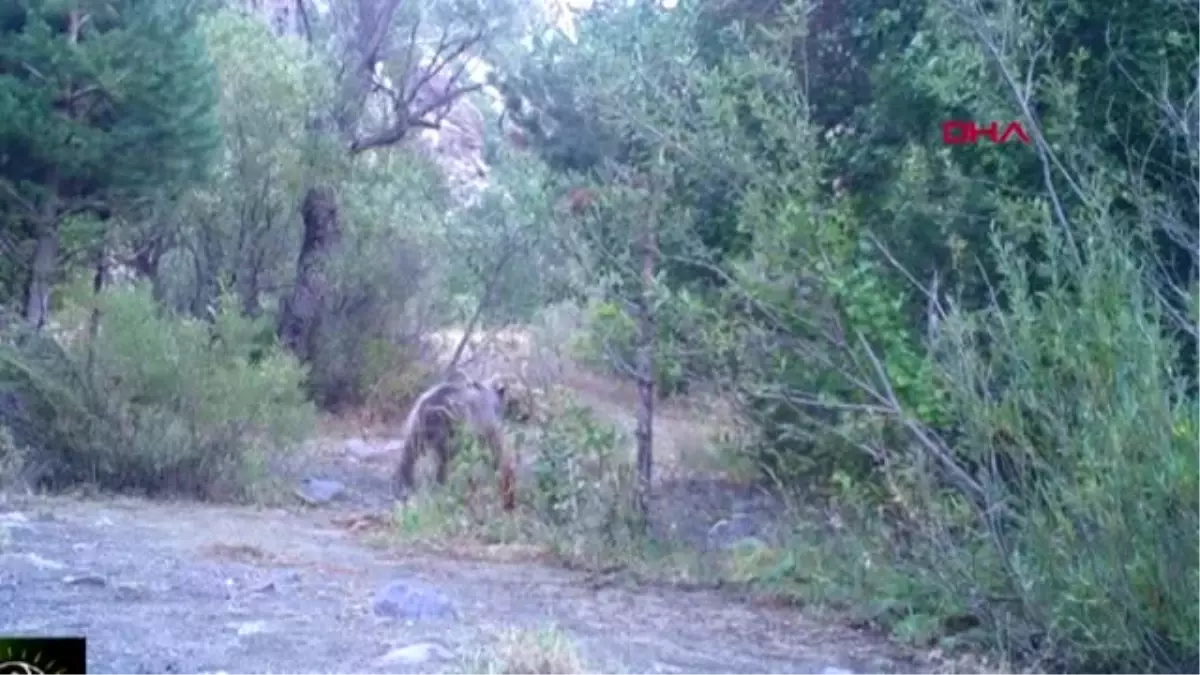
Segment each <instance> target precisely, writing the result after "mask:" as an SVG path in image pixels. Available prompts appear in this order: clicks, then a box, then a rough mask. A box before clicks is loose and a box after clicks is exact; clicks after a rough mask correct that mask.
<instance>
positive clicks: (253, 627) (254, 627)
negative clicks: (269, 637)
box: [229, 621, 267, 637]
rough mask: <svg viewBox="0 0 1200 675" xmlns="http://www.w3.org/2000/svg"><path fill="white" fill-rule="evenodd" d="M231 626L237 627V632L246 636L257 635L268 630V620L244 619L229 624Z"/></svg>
mask: <svg viewBox="0 0 1200 675" xmlns="http://www.w3.org/2000/svg"><path fill="white" fill-rule="evenodd" d="M229 626H230V627H231V628H236V629H237V634H238V635H240V636H242V637H245V636H247V635H255V634H258V633H265V632H267V622H266V621H243V622H239V623H232V624H229Z"/></svg>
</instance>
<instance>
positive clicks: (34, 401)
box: [0, 287, 313, 498]
mask: <svg viewBox="0 0 1200 675" xmlns="http://www.w3.org/2000/svg"><path fill="white" fill-rule="evenodd" d="M98 302H99V308H100V311H101V317H102V319H101V322H100V325H99V331H98V333H97V335H96V337H95V338H94V339H93V340H90V341H89V340H86V339H83V340H79V341H78V345H77V346H76V347H74V348H72V349H71V350H63V349H62V348H60V347H58V345H57V344H56V343H55V342H54V341H53V340H50V339H48V338H46V337H44V336H39V335H31V334H29V332H28V331H27V330H25V329H23V328H22V327H20V326H19V325H18V324H13V325H11V326H10V329H9V331H8V333H7V334H6V335H5V336H4V339H3V340H2V341H0V388H2V389H3V390H4V391H6V392H9V394H10V396H11V398H12V401H13V402H14V403H13V404H11V405H8V406H5V407H4V408H2V409H0V415H3V418H0V421H2V422H3V423H4V425H5V426H8V427H9V428H10V429H12V430H13V432H14V436H15V439H16V441H17V443H18V444H19V445H23V446H28V447H29V448H32V450H31V452H30V455H31V456H30V457H29V461H31V462H33V463H34V464H35V471H34V473H35V474H36V476H37V478H38V482H40V483H42V484H43V485H46V486H48V487H65V486H69V485H73V484H79V483H93V484H95V485H97V486H98V487H100V488H102V489H109V490H121V491H136V492H142V493H147V494H158V493H174V494H184V495H191V496H197V497H207V498H213V497H237V496H243V495H245V494H246V490H247V489H248V488H250V487H251V486H252V485H253V483H254V481H255V479H256V478H258V477H260V476H261V472H262V469H263V464H262V463H263V460H264V459H265V457H266V452H267V451H277V450H285V449H286V448H287V447H288V446H289V445H290V444H292V443H294V442H297V441H299V440H301V439H302V438H303V437H304V436H305V435H306V434H307V433H308V431H309V429H310V425H311V423H312V421H313V414H312V412H313V411H312V408H311V405H310V404H309V403H307V402H306V401H305V399H304V395H303V390H302V389H301V383H302V380H303V370H302V369H301V368H300V367H299V366H298V365H297V364H296V362H295V361H294V360H293V359H292V358H291V357H290V356H289V355H287V354H286V353H284V351H283V350H281V349H280V348H278V347H277V346H275V345H270V346H267V347H264V346H263V344H262V340H261V335H262V334H263V328H264V327H263V325H262V323H261V320H260V321H255V320H251V319H248V318H246V317H245V316H242V315H241V314H239V313H238V312H237V311H236V310H234V309H232V308H234V307H236V303H235V301H233V299H232V298H230V297H225V298H223V300H222V303H221V308H220V309H219V310H218V311H217V312H216V313H215V316H214V317H213V320H212V322H211V323H208V322H203V321H199V320H196V319H190V318H181V317H177V316H173V315H170V314H164V313H162V312H160V311H159V310H158V309H157V307H156V305H155V303H154V302H153V300H152V298H151V297H150V293H149V291H148V290H147V289H146V288H144V287H138V288H133V289H128V290H125V289H122V290H114V291H109V292H107V293H105V294H103V295H102V296H101V297H100V298H99V300H98Z"/></svg>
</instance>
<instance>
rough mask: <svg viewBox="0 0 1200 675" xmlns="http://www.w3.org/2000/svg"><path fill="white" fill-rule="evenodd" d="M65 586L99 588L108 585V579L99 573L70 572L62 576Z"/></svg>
mask: <svg viewBox="0 0 1200 675" xmlns="http://www.w3.org/2000/svg"><path fill="white" fill-rule="evenodd" d="M62 582H63V583H64V584H66V585H67V586H91V587H93V588H101V587H103V586H107V585H108V580H107V579H105V578H104V577H102V576H100V575H99V574H70V575H67V576H65V577H63V578H62Z"/></svg>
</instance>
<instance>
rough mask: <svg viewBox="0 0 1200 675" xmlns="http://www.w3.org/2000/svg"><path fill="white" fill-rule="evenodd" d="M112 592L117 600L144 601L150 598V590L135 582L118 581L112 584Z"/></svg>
mask: <svg viewBox="0 0 1200 675" xmlns="http://www.w3.org/2000/svg"><path fill="white" fill-rule="evenodd" d="M113 592H114V593H115V594H116V596H117V599H118V600H126V601H130V600H144V599H146V598H147V597H149V596H150V589H149V588H147V587H146V586H145V585H144V584H139V583H137V582H136V581H119V582H117V583H115V584H113Z"/></svg>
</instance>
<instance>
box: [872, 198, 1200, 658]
mask: <svg viewBox="0 0 1200 675" xmlns="http://www.w3.org/2000/svg"><path fill="white" fill-rule="evenodd" d="M1036 227H1037V234H1038V236H1039V239H1040V242H1039V243H1040V245H1041V247H1042V251H1043V254H1044V258H1043V260H1044V264H1041V265H1038V266H1036V267H1035V266H1032V265H1030V264H1029V258H1028V255H1027V252H1026V253H1025V254H1020V253H1018V252H1017V251H1016V250H1014V248H1013V247H1011V246H1009V245H1008V244H1007V243H1006V242H1005V241H1004V240H1003V239H1002V238H1000V237H997V239H996V243H995V246H996V252H997V259H998V261H999V269H1000V271H1001V274H1002V279H1001V281H1000V283H999V284H998V288H997V291H998V297H1003V298H1004V304H1003V305H1001V304H999V303H998V302H997V303H994V304H992V305H991V306H989V307H986V308H984V309H982V310H980V311H974V312H955V313H952V314H951V315H950V316H949V317H947V320H946V321H945V322H944V323H943V327H942V330H941V332H940V336H939V338H938V340H937V342H936V345H935V347H936V349H935V353H934V357H935V359H934V364H935V366H936V368H937V371H938V376H939V379H940V381H942V382H944V383H945V384H946V386H947V396H946V398H945V403H946V405H947V406H948V411H949V413H950V415H951V417H952V418H953V419H956V420H958V430H957V437H956V438H955V440H954V442H953V444H952V445H951V446H946V445H943V444H941V443H939V442H938V441H936V440H934V436H933V434H932V433H931V432H930V430H929V429H928V428H927V429H926V431H927V432H930V433H929V436H928V437H927V439H925V440H920V441H918V442H915V443H914V444H913V445H912V446H911V447H913V448H915V449H916V451H915V452H913V453H911V454H908V455H906V456H901V455H897V456H896V457H895V458H894V462H893V463H892V464H890V465H889V466H888V467H887V472H888V478H889V480H890V484H891V485H892V486H903V487H898V488H897V489H896V494H895V496H896V499H897V500H898V501H901V502H905V503H907V504H909V505H910V513H911V515H912V519H913V521H914V522H913V526H912V527H910V528H909V529H908V531H907V534H909V535H913V534H915V535H916V537H915V540H913V541H911V545H908V546H903V547H896V548H894V549H893V550H894V551H895V552H897V553H899V554H900V555H897V556H895V557H894V558H893V562H894V564H895V565H896V566H897V567H898V568H905V569H909V570H918V572H917V576H918V577H919V578H922V579H924V580H925V581H926V582H928V583H926V584H924V585H923V586H922V587H923V588H925V589H926V591H928V593H927V598H926V600H921V599H920V598H919V597H918V596H917V594H913V595H911V596H909V600H911V601H913V602H914V607H913V608H912V609H914V611H916V607H915V605H919V604H921V603H922V602H926V603H928V602H931V601H929V600H928V598H929V597H935V596H936V597H941V598H942V600H941V601H939V602H941V603H942V605H943V606H948V605H949V604H950V599H951V598H957V599H958V602H957V603H956V604H958V605H959V606H960V607H961V606H963V605H964V604H965V606H966V607H965V611H969V612H970V613H971V614H973V615H974V616H975V617H976V618H977V619H979V620H982V622H983V625H984V626H985V627H986V628H988V629H989V630H990V631H991V633H992V637H993V639H994V640H995V644H997V645H998V646H1000V647H1002V648H1004V649H1005V651H1007V652H1008V655H1009V656H1010V657H1012V658H1015V659H1031V658H1035V659H1040V660H1042V662H1043V663H1046V664H1048V665H1050V666H1051V667H1056V668H1065V669H1068V670H1076V669H1086V670H1093V671H1094V670H1108V669H1120V670H1122V671H1131V672H1141V671H1147V670H1152V671H1169V672H1176V671H1179V670H1181V669H1182V670H1190V669H1194V668H1195V667H1196V663H1197V658H1198V655H1197V647H1196V644H1197V642H1196V639H1197V635H1198V632H1200V628H1198V617H1197V602H1196V598H1197V594H1198V593H1200V587H1198V584H1197V581H1198V577H1197V558H1198V556H1200V546H1198V536H1200V535H1198V533H1200V516H1198V510H1200V503H1198V499H1197V493H1198V489H1200V486H1198V484H1197V475H1198V472H1200V466H1198V459H1197V440H1196V438H1197V402H1196V400H1195V399H1194V398H1193V397H1192V396H1191V395H1190V394H1189V393H1188V387H1189V384H1190V383H1189V382H1188V381H1187V380H1186V378H1185V377H1184V376H1183V375H1182V372H1181V371H1182V369H1181V368H1180V367H1179V365H1180V364H1179V359H1178V346H1177V344H1176V342H1175V339H1174V336H1172V335H1170V334H1169V333H1167V332H1165V331H1164V326H1167V325H1168V317H1167V314H1166V309H1167V308H1166V306H1165V304H1164V302H1163V300H1162V299H1161V298H1162V296H1161V295H1159V294H1156V293H1155V289H1154V288H1153V287H1152V286H1151V283H1155V282H1153V281H1149V280H1148V279H1147V277H1146V275H1145V272H1144V267H1143V265H1141V264H1140V258H1139V254H1138V253H1137V252H1138V251H1145V250H1149V249H1148V248H1147V247H1146V246H1145V244H1146V242H1143V241H1139V240H1137V239H1135V238H1134V237H1131V236H1129V235H1128V233H1127V231H1126V230H1125V229H1123V228H1122V227H1120V226H1119V225H1116V224H1113V223H1111V222H1109V221H1108V220H1107V219H1106V217H1104V216H1100V217H1097V218H1096V222H1094V223H1089V224H1084V225H1083V226H1076V231H1075V232H1074V233H1073V234H1074V238H1073V240H1072V239H1071V238H1068V237H1066V236H1065V235H1064V234H1063V231H1062V230H1061V229H1060V228H1059V227H1058V226H1057V225H1056V224H1054V223H1051V222H1042V223H1041V224H1040V225H1038V226H1036ZM948 452H949V453H952V455H951V456H952V462H950V464H949V465H948V464H947V463H946V462H943V461H940V460H938V459H937V456H938V455H942V456H946V454H947V453H948ZM951 465H952V466H951ZM947 469H949V471H947ZM958 470H961V473H958V474H957V475H956V476H954V475H951V472H954V471H958ZM964 600H965V601H964Z"/></svg>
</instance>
